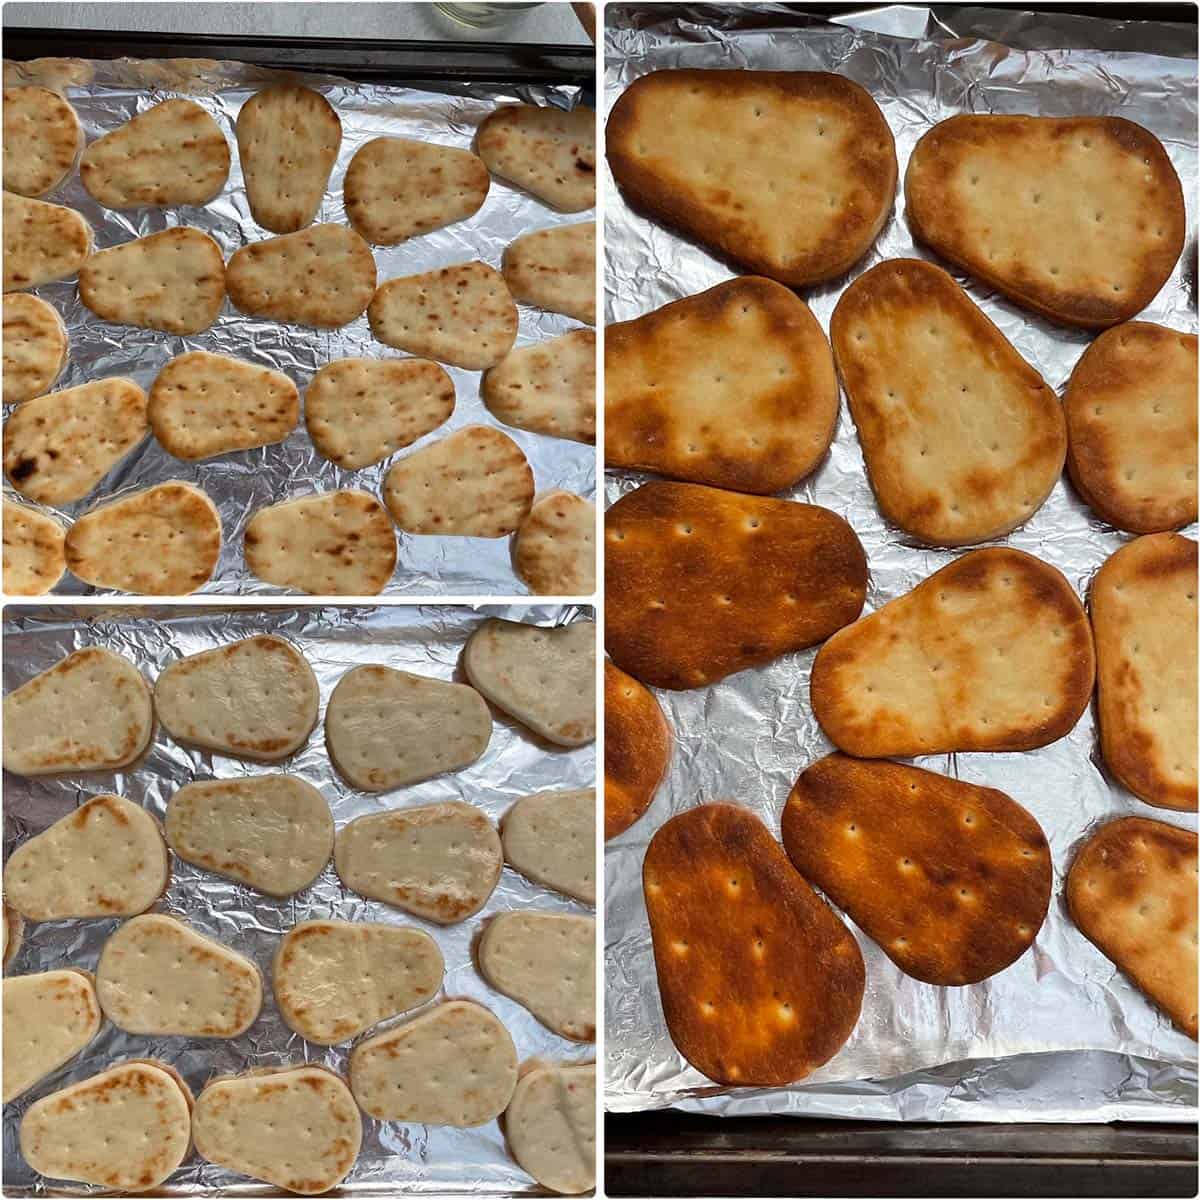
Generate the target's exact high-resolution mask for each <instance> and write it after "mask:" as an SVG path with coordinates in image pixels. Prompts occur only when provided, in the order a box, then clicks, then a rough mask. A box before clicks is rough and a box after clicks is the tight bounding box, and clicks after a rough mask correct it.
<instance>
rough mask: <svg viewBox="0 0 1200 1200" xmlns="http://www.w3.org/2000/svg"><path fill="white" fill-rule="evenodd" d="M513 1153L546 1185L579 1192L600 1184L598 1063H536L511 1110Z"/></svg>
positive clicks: (568, 1192)
mask: <svg viewBox="0 0 1200 1200" xmlns="http://www.w3.org/2000/svg"><path fill="white" fill-rule="evenodd" d="M504 1132H505V1134H506V1136H507V1138H508V1145H509V1149H510V1150H511V1151H512V1156H513V1158H515V1159H516V1160H517V1162H518V1163H520V1165H521V1167H522V1168H523V1169H524V1170H526V1171H528V1172H529V1174H530V1175H532V1176H533V1177H534V1179H536V1180H537V1181H538V1183H540V1184H541V1185H542V1186H543V1187H546V1188H549V1189H550V1190H551V1191H554V1192H561V1193H562V1194H564V1195H568V1196H574V1195H578V1194H579V1193H580V1192H586V1191H590V1190H591V1189H592V1188H594V1187H595V1186H596V1064H595V1063H583V1064H581V1065H577V1064H574V1063H535V1064H533V1066H532V1067H531V1069H529V1070H527V1071H526V1072H525V1073H524V1074H523V1075H522V1076H521V1080H520V1082H519V1083H518V1084H517V1089H516V1091H515V1092H514V1093H513V1098H512V1102H511V1103H510V1104H509V1106H508V1111H507V1113H506V1114H505V1120H504Z"/></svg>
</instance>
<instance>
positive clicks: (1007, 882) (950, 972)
mask: <svg viewBox="0 0 1200 1200" xmlns="http://www.w3.org/2000/svg"><path fill="white" fill-rule="evenodd" d="M783 846H784V849H785V850H786V851H787V853H788V857H789V858H790V859H791V860H792V862H793V864H794V865H795V867H796V869H797V870H798V871H799V872H800V874H801V875H803V876H804V878H805V879H807V880H808V882H809V883H812V884H815V885H816V886H817V887H819V888H820V889H821V891H822V892H824V893H825V895H826V896H828V897H829V899H830V900H832V901H833V903H834V904H836V905H837V906H838V907H839V908H841V909H843V910H844V911H845V912H846V913H847V914H848V915H849V916H850V917H851V918H852V919H853V921H854V923H855V924H856V925H857V926H858V927H859V928H860V929H861V930H862V931H863V932H864V933H865V934H867V936H868V937H870V938H872V939H874V941H876V942H877V943H878V944H879V947H880V949H881V950H882V951H883V952H884V953H885V954H886V955H887V956H888V958H890V959H891V960H892V961H893V962H894V963H895V964H896V966H898V967H899V968H900V969H901V970H902V971H904V972H905V973H906V974H908V975H911V976H912V977H913V978H914V979H920V980H922V981H924V982H925V983H933V984H938V985H940V986H943V987H947V986H949V987H958V986H961V985H963V984H967V983H978V982H979V981H980V980H982V979H987V978H988V977H989V976H992V975H995V974H996V973H997V972H998V971H1003V970H1004V968H1005V967H1008V966H1010V965H1011V964H1012V963H1014V962H1016V960H1017V959H1018V958H1020V956H1021V955H1022V954H1024V953H1025V951H1026V950H1028V949H1029V947H1030V946H1031V945H1032V944H1033V940H1034V938H1035V937H1036V936H1037V933H1038V930H1039V929H1040V928H1041V926H1042V922H1043V921H1044V920H1045V918H1046V909H1047V908H1048V906H1049V904H1050V887H1051V883H1052V877H1053V867H1052V864H1051V861H1050V847H1049V845H1048V844H1047V842H1046V837H1045V834H1043V833H1042V830H1041V828H1040V826H1039V825H1038V823H1037V821H1035V820H1034V819H1033V817H1031V816H1030V815H1029V813H1027V812H1026V811H1025V809H1023V808H1022V807H1021V806H1020V805H1019V804H1017V802H1016V801H1015V800H1013V799H1012V798H1011V797H1009V796H1006V795H1005V794H1004V793H1003V792H1000V791H997V790H996V789H995V788H986V787H978V786H976V785H975V784H972V783H964V782H962V781H961V780H958V779H949V778H947V777H946V776H944V775H936V774H934V773H933V772H932V771H923V770H921V769H919V768H918V767H909V766H904V765H902V764H900V763H892V762H863V761H861V760H859V759H855V758H847V757H846V756H845V755H843V754H831V755H829V756H828V757H827V758H822V759H820V760H819V761H818V762H815V763H814V764H813V765H812V766H811V767H809V768H808V770H807V771H805V772H804V773H803V774H802V775H801V776H800V778H799V779H798V780H797V781H796V786H795V787H794V788H792V793H791V795H790V796H789V797H788V802H787V805H786V806H785V808H784V810H783Z"/></svg>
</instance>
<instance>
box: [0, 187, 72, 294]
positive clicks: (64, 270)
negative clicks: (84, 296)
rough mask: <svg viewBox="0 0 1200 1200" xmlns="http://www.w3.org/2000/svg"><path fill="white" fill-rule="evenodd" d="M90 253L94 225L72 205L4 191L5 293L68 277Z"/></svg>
mask: <svg viewBox="0 0 1200 1200" xmlns="http://www.w3.org/2000/svg"><path fill="white" fill-rule="evenodd" d="M91 253H92V227H91V226H90V225H89V224H88V223H87V222H86V221H85V220H84V219H83V217H81V216H80V215H79V214H78V213H77V212H76V211H75V210H74V209H73V208H64V207H63V206H62V205H61V204H46V203H45V202H44V201H41V200H30V199H27V198H26V197H24V196H18V195H16V194H14V193H13V192H9V191H6V192H5V193H4V290H5V291H6V292H20V291H24V290H25V289H26V288H32V287H37V286H38V285H39V284H42V283H50V282H52V281H53V280H55V279H66V278H67V276H69V275H74V274H75V273H76V271H80V270H81V268H82V267H83V264H84V263H85V262H86V261H87V258H88V255H90V254H91ZM81 282H82V280H81Z"/></svg>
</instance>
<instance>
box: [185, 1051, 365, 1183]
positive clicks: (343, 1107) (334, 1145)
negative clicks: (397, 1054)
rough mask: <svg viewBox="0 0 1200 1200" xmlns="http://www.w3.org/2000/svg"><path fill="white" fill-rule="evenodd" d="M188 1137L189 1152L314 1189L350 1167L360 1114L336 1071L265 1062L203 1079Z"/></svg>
mask: <svg viewBox="0 0 1200 1200" xmlns="http://www.w3.org/2000/svg"><path fill="white" fill-rule="evenodd" d="M264 1130H265V1131H267V1132H268V1133H270V1134H271V1136H264ZM192 1137H193V1138H195V1141H196V1153H197V1154H199V1155H200V1157H201V1158H204V1159H207V1160H208V1161H209V1162H211V1163H216V1165H217V1166H219V1167H224V1168H225V1169H226V1170H229V1171H236V1172H238V1173H239V1174H241V1175H249V1176H250V1178H251V1179H260V1180H262V1181H263V1182H264V1183H273V1184H275V1185H276V1186H277V1187H280V1188H283V1189H284V1190H285V1191H289V1192H297V1193H299V1194H300V1195H303V1196H315V1195H319V1194H320V1193H321V1192H328V1191H331V1190H332V1189H333V1188H335V1187H337V1185H338V1184H339V1183H341V1182H342V1180H343V1179H345V1178H346V1176H347V1175H349V1174H350V1170H351V1168H352V1167H353V1166H354V1163H355V1160H356V1159H357V1158H358V1151H359V1147H360V1146H361V1145H362V1117H361V1115H360V1114H359V1111H358V1108H357V1106H356V1105H355V1103H354V1097H353V1096H352V1095H351V1094H350V1089H349V1088H348V1087H347V1086H346V1084H345V1081H344V1080H343V1079H342V1077H341V1076H340V1075H335V1074H334V1073H333V1072H332V1071H329V1070H327V1069H326V1068H324V1067H312V1066H299V1067H277V1068H274V1069H270V1068H268V1069H265V1070H258V1071H251V1072H249V1073H248V1074H246V1075H234V1076H224V1077H222V1078H220V1079H214V1080H213V1081H212V1082H211V1083H209V1085H208V1086H207V1087H206V1088H205V1089H204V1091H202V1092H201V1093H200V1095H199V1096H198V1097H197V1099H196V1114H195V1117H194V1119H193V1121H192Z"/></svg>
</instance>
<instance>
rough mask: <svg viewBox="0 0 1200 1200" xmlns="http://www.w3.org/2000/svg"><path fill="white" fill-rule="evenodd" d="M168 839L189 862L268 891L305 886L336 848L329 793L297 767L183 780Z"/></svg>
mask: <svg viewBox="0 0 1200 1200" xmlns="http://www.w3.org/2000/svg"><path fill="white" fill-rule="evenodd" d="M165 826H166V835H167V842H168V844H169V845H170V847H171V849H172V850H174V851H175V853H176V854H177V855H178V856H179V857H180V858H182V859H183V860H184V861H185V862H190V863H193V864H195V865H196V866H198V867H205V868H206V869H207V870H210V871H215V872H216V873H217V874H218V875H225V876H227V877H228V878H230V879H236V880H237V881H238V882H239V883H244V884H246V885H247V886H248V887H252V888H255V889H256V890H257V891H260V892H265V893H266V894H267V895H268V896H280V897H283V896H291V895H294V894H295V893H296V892H299V891H303V890H304V888H306V887H308V885H309V884H310V883H312V882H313V880H314V879H316V877H317V876H318V875H320V873H321V872H322V871H323V870H324V869H325V864H326V863H327V862H328V861H329V855H330V854H331V853H332V852H333V816H332V815H331V813H330V811H329V805H328V804H327V803H326V802H325V797H324V796H322V795H321V793H320V792H319V791H317V789H316V788H315V787H313V786H312V784H311V783H306V782H305V781H304V780H303V779H297V778H296V777H295V776H294V775H251V776H247V777H246V778H244V779H203V780H197V781H196V782H195V783H188V784H185V785H184V786H183V787H181V788H180V789H179V791H177V792H176V793H175V794H174V795H173V796H172V797H171V799H170V800H169V801H168V802H167V815H166V822H165Z"/></svg>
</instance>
